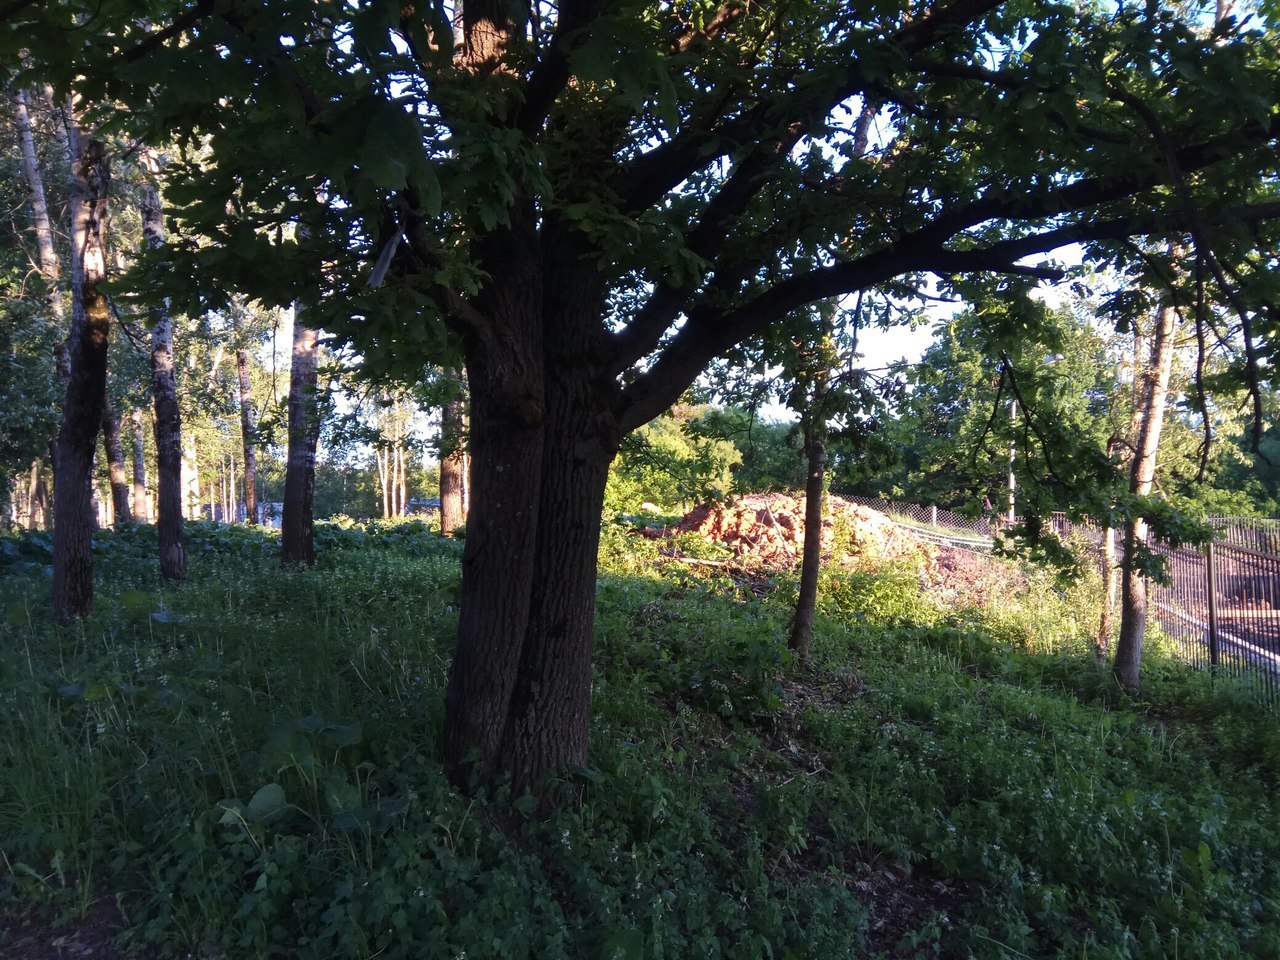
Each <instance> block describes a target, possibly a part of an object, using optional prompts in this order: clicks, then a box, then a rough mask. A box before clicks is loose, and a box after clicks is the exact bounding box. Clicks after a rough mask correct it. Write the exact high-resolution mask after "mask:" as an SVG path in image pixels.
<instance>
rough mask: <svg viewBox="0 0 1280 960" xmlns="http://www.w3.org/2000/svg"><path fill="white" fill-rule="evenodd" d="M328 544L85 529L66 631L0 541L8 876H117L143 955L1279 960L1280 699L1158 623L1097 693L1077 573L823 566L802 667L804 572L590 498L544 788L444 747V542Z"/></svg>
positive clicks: (1, 882) (89, 892)
mask: <svg viewBox="0 0 1280 960" xmlns="http://www.w3.org/2000/svg"><path fill="white" fill-rule="evenodd" d="M318 539H319V541H320V546H321V552H320V560H319V563H318V565H317V568H316V569H315V570H312V571H305V572H291V573H285V572H282V571H280V570H279V569H278V568H277V567H276V564H275V559H274V548H275V544H274V542H273V540H272V539H271V536H270V534H265V533H251V532H247V531H244V530H237V529H227V528H218V527H213V526H208V525H199V524H196V525H192V527H191V556H192V561H191V576H190V579H189V580H188V582H187V583H185V584H182V585H179V586H176V587H174V586H163V585H161V584H160V582H159V578H158V571H157V569H156V564H155V563H154V561H152V560H151V559H150V558H151V556H152V555H153V553H154V532H153V531H152V530H151V529H150V528H145V527H140V528H133V529H130V530H128V531H125V532H122V533H118V534H112V535H105V536H104V537H102V538H101V541H100V543H99V547H98V560H99V577H98V584H99V587H98V599H97V605H96V612H95V613H94V615H93V616H92V617H90V618H89V619H87V620H85V621H83V622H82V623H79V624H77V625H75V626H74V627H71V628H66V629H57V628H55V627H53V626H52V625H51V624H50V623H49V622H48V618H47V614H46V612H45V611H46V607H47V593H48V586H47V582H48V581H47V573H46V565H47V563H48V554H47V543H46V542H45V541H44V540H43V539H42V538H41V537H39V536H34V537H33V536H24V537H23V538H22V539H12V540H4V541H0V548H2V549H3V553H0V602H2V603H3V610H4V614H5V616H4V626H3V627H2V628H0V850H2V851H3V855H4V858H3V861H0V900H10V901H14V902H18V903H38V904H43V905H46V906H48V907H50V908H51V909H53V910H55V911H57V912H58V913H60V914H61V915H63V916H65V917H67V918H69V919H71V920H72V921H74V917H75V916H76V915H78V914H79V913H80V912H83V911H84V910H85V909H86V908H87V906H88V904H89V903H91V902H93V901H94V900H95V899H99V898H108V899H112V900H116V901H118V902H119V903H120V904H121V906H122V907H123V909H124V910H125V911H126V913H127V914H128V916H129V920H130V924H131V926H130V928H129V930H128V931H127V934H126V940H127V944H128V945H132V946H134V947H137V948H139V949H143V950H145V955H146V956H149V957H169V956H173V957H177V956H186V955H188V953H189V952H191V951H197V952H199V953H200V955H203V956H209V957H225V958H228V960H230V958H237V960H238V958H242V957H268V956H278V957H307V958H335V957H352V958H356V957H374V956H378V957H385V958H393V957H406V958H407V957H426V956H430V957H435V956H444V957H460V956H464V955H465V956H466V957H469V958H473V960H474V958H482V957H494V958H509V957H510V958H519V957H528V958H539V960H541V958H554V957H565V958H579V957H590V958H596V957H600V958H607V957H622V958H641V957H645V958H647V957H665V958H676V957H697V958H702V957H741V958H758V957H768V956H773V957H779V958H781V957H788V956H790V957H797V958H801V957H814V958H827V957H862V956H869V955H874V954H876V953H880V954H882V955H886V956H902V957H916V956H932V955H939V956H955V957H964V956H978V957H1018V956H1028V957H1049V956H1064V957H1090V958H1107V957H1115V958H1121V957H1150V958H1158V957H1175V956H1177V957H1188V958H1191V957H1195V958H1201V957H1276V956H1280V928H1278V927H1277V919H1276V918H1277V917H1280V829H1278V828H1280V818H1277V815H1276V809H1275V804H1274V801H1273V797H1274V795H1275V793H1276V781H1277V773H1278V772H1280V724H1278V722H1277V719H1278V718H1277V717H1275V716H1274V715H1272V714H1269V713H1267V712H1265V711H1263V710H1261V709H1260V708H1259V707H1258V705H1257V703H1256V702H1255V701H1253V700H1252V699H1250V698H1249V697H1248V696H1247V695H1246V694H1245V693H1244V692H1243V691H1242V690H1241V689H1240V688H1236V687H1232V686H1229V685H1227V686H1224V685H1222V684H1217V685H1215V684H1211V683H1210V681H1209V680H1208V678H1206V677H1204V676H1203V675H1199V674H1195V673H1192V672H1190V671H1188V670H1187V669H1185V668H1183V667H1182V666H1181V665H1179V664H1178V663H1177V662H1176V660H1175V659H1174V658H1173V657H1172V655H1171V653H1170V651H1169V648H1168V647H1167V646H1166V645H1164V644H1162V643H1161V642H1160V641H1159V638H1156V640H1155V642H1154V643H1153V649H1152V650H1151V655H1150V657H1149V659H1148V661H1147V663H1146V665H1145V667H1144V669H1145V675H1146V688H1145V690H1144V695H1143V699H1142V700H1140V701H1135V700H1133V699H1130V698H1128V697H1126V696H1124V695H1123V694H1121V693H1120V692H1119V691H1117V690H1116V689H1115V688H1114V687H1113V686H1112V685H1111V684H1110V683H1109V681H1108V680H1107V678H1106V676H1105V674H1104V673H1102V672H1100V671H1099V670H1098V669H1097V667H1096V665H1095V664H1094V662H1093V659H1092V648H1091V645H1090V642H1089V635H1090V633H1091V630H1092V620H1091V616H1090V614H1089V609H1090V606H1089V604H1090V603H1091V596H1092V594H1091V592H1090V591H1091V590H1092V589H1094V588H1093V587H1091V586H1090V585H1089V584H1085V585H1082V586H1080V587H1076V588H1071V589H1066V590H1064V589H1061V588H1057V587H1055V586H1054V585H1053V583H1052V582H1051V581H1050V580H1048V579H1047V578H1041V577H1034V576H1033V577H1032V578H1031V582H1030V584H1029V586H1028V587H1027V588H1025V589H1018V590H1015V589H1013V588H1009V589H1008V590H1006V591H1004V592H1003V593H1002V594H1000V595H999V596H998V597H996V598H994V599H993V600H992V601H991V602H990V603H989V604H988V605H987V606H986V607H985V608H977V609H945V608H942V607H940V606H939V605H938V604H937V603H935V602H934V600H933V599H932V597H931V594H930V593H929V592H928V591H923V592H922V591H921V590H920V589H919V587H918V585H917V583H916V577H915V576H914V574H913V573H912V572H910V571H891V572H886V573H874V574H873V573H865V572H864V573H857V572H855V573H850V574H842V575H836V574H831V575H828V576H827V577H826V578H825V582H824V585H823V586H824V600H823V609H822V616H821V617H820V622H819V624H818V630H817V634H816V636H815V644H814V653H815V659H814V663H813V664H812V666H810V667H809V668H807V669H803V670H802V669H800V667H799V666H798V665H796V664H793V663H791V662H790V659H789V657H788V655H787V653H786V650H785V636H786V626H787V618H788V612H789V611H788V604H789V601H790V599H791V598H792V597H793V596H794V589H795V585H794V582H793V581H792V579H791V578H789V577H780V578H777V580H775V582H774V583H773V584H772V587H773V592H772V593H771V594H770V596H769V597H768V599H766V600H764V601H760V600H757V599H755V597H754V596H753V595H752V593H751V591H750V590H749V589H748V587H747V585H743V584H738V583H735V582H733V581H731V580H716V579H707V578H706V573H707V570H708V569H711V570H712V571H714V568H696V569H695V568H690V567H688V566H681V565H672V566H670V567H667V568H658V567H656V566H655V565H654V563H653V560H654V556H655V550H656V548H655V546H654V544H653V543H652V542H650V541H644V540H641V539H639V538H628V537H625V536H624V535H623V534H622V532H621V531H620V530H616V529H611V530H607V531H606V535H605V538H604V543H603V546H602V561H603V572H602V575H601V579H600V584H599V589H598V615H597V649H596V656H597V660H596V675H595V685H594V691H593V696H594V723H593V732H592V753H591V767H590V768H589V769H586V770H582V771H575V772H574V774H573V775H574V777H575V778H576V779H578V780H579V781H580V782H581V787H582V793H581V795H582V800H581V803H580V804H579V805H576V806H574V807H573V808H571V809H566V810H563V811H561V812H560V813H558V814H556V815H554V816H553V817H551V818H550V819H547V820H540V819H537V818H535V817H532V816H531V815H530V813H531V811H530V805H529V804H528V802H527V800H525V799H521V798H511V797H508V796H505V795H503V794H502V793H501V792H499V793H498V794H495V795H487V796H477V797H467V796H463V795H459V794H458V793H457V792H456V791H454V790H453V789H452V788H451V787H450V786H449V785H448V783H447V782H446V781H445V779H444V777H443V775H442V773H441V770H440V765H439V753H438V741H439V735H440V729H441V724H442V720H443V717H442V701H443V686H444V679H445V672H446V669H447V664H448V659H449V651H450V646H451V643H452V635H453V630H454V626H455V623H456V592H457V579H458V558H459V555H460V551H461V544H458V543H455V542H452V541H443V540H441V539H440V538H438V537H436V536H435V535H433V534H431V533H430V532H428V531H426V530H425V529H424V528H422V526H421V525H420V524H408V525H403V526H394V525H384V524H374V525H370V526H369V527H367V528H360V527H325V528H322V530H321V531H320V534H319V537H318ZM2 910H3V904H0V911H2ZM3 937H4V935H3V933H0V950H2V948H3V945H4V941H3Z"/></svg>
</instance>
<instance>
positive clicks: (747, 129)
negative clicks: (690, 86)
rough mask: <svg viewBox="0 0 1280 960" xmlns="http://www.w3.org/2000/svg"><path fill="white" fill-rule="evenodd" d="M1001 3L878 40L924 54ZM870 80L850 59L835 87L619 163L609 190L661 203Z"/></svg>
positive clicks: (952, 11) (964, 2)
mask: <svg viewBox="0 0 1280 960" xmlns="http://www.w3.org/2000/svg"><path fill="white" fill-rule="evenodd" d="M1003 2H1004V0H956V2H954V3H952V4H950V5H949V6H946V7H944V8H942V9H939V10H934V11H933V12H932V13H931V14H929V15H928V16H925V17H922V18H921V19H919V20H915V21H912V22H911V23H909V24H907V25H906V26H904V27H902V28H901V29H899V30H898V31H897V32H896V33H894V34H893V35H892V36H890V37H887V38H885V39H884V40H882V41H881V43H882V44H884V45H885V46H886V47H888V48H889V49H890V50H892V51H893V52H894V54H895V55H898V56H900V57H911V56H913V55H915V54H917V53H920V52H921V51H923V50H926V49H927V48H928V47H930V46H931V45H932V44H934V43H935V42H936V41H938V40H939V39H940V38H942V37H944V36H946V35H948V34H949V33H951V32H953V31H954V30H956V29H957V28H962V27H965V26H968V25H969V24H971V23H973V22H974V21H976V20H978V19H979V18H980V17H982V16H984V15H985V14H987V13H990V12H991V11H992V10H994V9H996V8H997V7H999V6H1000V5H1001V4H1002V3H1003ZM873 85H874V84H873V83H872V81H871V80H869V79H868V78H867V77H865V76H864V75H863V73H862V59H861V58H859V57H855V56H850V58H849V69H848V71H847V72H846V73H845V74H844V76H843V77H841V78H839V80H838V81H837V82H836V83H835V84H834V85H832V84H830V83H825V84H824V85H823V86H822V87H821V88H818V89H815V88H814V86H812V85H805V84H799V85H797V86H798V89H795V90H794V92H791V93H788V94H787V95H786V96H779V97H778V98H777V99H775V100H774V101H772V102H768V101H766V102H765V103H762V104H760V105H759V106H756V107H753V108H751V109H750V110H747V111H746V112H745V113H743V114H742V115H741V116H739V117H737V118H735V119H733V120H730V121H728V122H726V123H724V124H721V125H719V126H718V127H716V128H713V129H711V130H705V129H698V128H688V129H686V130H685V131H682V132H681V133H679V134H677V135H676V136H675V137H674V138H672V139H671V140H668V141H666V142H665V143H663V144H662V145H660V146H658V147H655V148H654V149H652V150H650V151H648V152H647V153H644V154H641V155H640V156H639V157H636V158H635V159H634V160H632V161H631V162H630V163H628V164H625V165H623V167H622V168H621V169H620V170H619V171H618V173H617V175H616V176H615V177H614V178H613V188H614V191H615V193H617V195H618V196H619V198H620V199H621V202H620V207H621V208H622V209H623V210H624V211H626V212H635V211H637V210H643V209H646V208H648V207H650V206H652V205H653V204H654V203H656V202H657V201H658V200H659V199H661V198H662V197H663V196H664V195H666V194H667V193H668V192H669V191H670V190H672V189H674V188H675V187H676V186H678V185H679V184H681V183H683V182H684V181H685V180H687V179H688V178H689V177H690V176H692V175H693V174H694V173H696V172H697V171H699V170H701V169H703V168H705V167H706V166H707V165H708V164H710V163H712V162H714V161H715V160H717V159H719V158H720V157H722V156H724V155H725V154H727V153H730V152H732V151H733V150H734V149H735V148H737V147H738V146H740V145H742V144H746V143H752V142H756V141H759V140H760V139H761V138H762V137H764V136H766V135H767V133H768V131H769V130H771V129H786V128H789V127H790V126H792V125H793V124H797V123H799V124H801V125H802V126H804V127H806V128H807V127H809V126H811V125H812V124H814V123H816V122H818V121H820V120H821V119H822V118H824V117H825V116H827V114H829V113H830V112H831V110H833V109H834V108H835V107H836V105H837V104H840V103H842V102H843V101H845V100H848V99H849V98H850V97H853V96H856V95H858V94H859V93H865V92H866V91H867V89H868V88H869V87H870V86H873Z"/></svg>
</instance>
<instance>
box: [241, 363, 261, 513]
mask: <svg viewBox="0 0 1280 960" xmlns="http://www.w3.org/2000/svg"><path fill="white" fill-rule="evenodd" d="M236 370H237V372H238V373H239V375H240V437H241V440H242V443H243V446H244V513H245V518H244V519H245V523H247V524H248V525H249V526H251V527H252V526H256V525H257V523H258V489H257V478H258V450H257V447H256V446H255V445H254V425H253V395H252V393H250V390H249V351H248V350H246V349H244V348H243V347H241V348H240V349H239V350H237V351H236Z"/></svg>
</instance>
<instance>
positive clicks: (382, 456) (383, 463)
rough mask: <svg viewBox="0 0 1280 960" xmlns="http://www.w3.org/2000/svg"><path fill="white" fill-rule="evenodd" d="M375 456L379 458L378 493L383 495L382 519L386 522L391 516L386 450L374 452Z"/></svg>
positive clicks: (381, 449) (381, 448) (379, 448)
mask: <svg viewBox="0 0 1280 960" xmlns="http://www.w3.org/2000/svg"><path fill="white" fill-rule="evenodd" d="M374 455H375V456H376V457H377V458H378V492H379V493H381V494H382V519H383V520H385V519H387V517H389V516H391V495H390V483H391V481H390V478H389V477H388V475H387V451H386V448H384V447H378V448H377V449H376V450H375V451H374Z"/></svg>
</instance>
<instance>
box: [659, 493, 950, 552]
mask: <svg viewBox="0 0 1280 960" xmlns="http://www.w3.org/2000/svg"><path fill="white" fill-rule="evenodd" d="M823 506H824V510H823V519H822V557H823V560H824V561H825V562H828V563H831V562H834V563H838V564H849V563H853V562H855V561H860V562H866V561H871V562H874V563H877V564H880V563H895V562H898V561H904V560H905V561H911V562H917V563H920V564H921V565H922V566H925V567H932V566H933V559H934V555H935V550H934V548H933V547H932V545H930V544H926V543H923V542H921V541H920V540H918V539H916V538H915V537H914V536H912V534H911V533H910V532H909V531H907V530H905V529H903V528H902V527H900V526H898V525H897V524H896V523H894V522H893V521H892V520H890V519H889V518H888V517H887V516H885V515H884V514H883V513H881V512H880V511H878V510H872V509H871V508H870V507H863V506H860V505H858V504H856V503H850V502H849V501H848V500H844V499H842V498H841V497H834V496H828V497H826V498H825V500H824V503H823ZM663 532H666V533H677V534H680V533H686V534H688V533H691V534H696V535H698V536H700V537H702V538H704V539H706V540H710V541H714V542H716V543H722V544H724V545H725V546H727V547H729V548H730V549H731V550H733V551H734V553H735V554H737V556H738V557H739V558H741V560H742V561H743V562H744V563H754V564H759V565H761V566H765V567H770V568H772V569H784V568H788V567H793V566H795V564H796V562H797V558H798V557H799V555H800V553H801V551H802V550H803V549H804V500H803V499H797V498H795V497H790V496H787V495H786V494H782V493H757V494H750V495H748V496H744V497H739V498H737V499H735V500H732V501H730V502H728V503H722V504H714V503H708V504H703V505H702V506H700V507H696V508H694V509H693V510H691V511H690V512H689V513H688V514H686V515H685V517H684V519H683V520H681V521H680V522H679V523H678V524H676V526H675V527H673V528H670V529H669V530H666V531H663Z"/></svg>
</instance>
